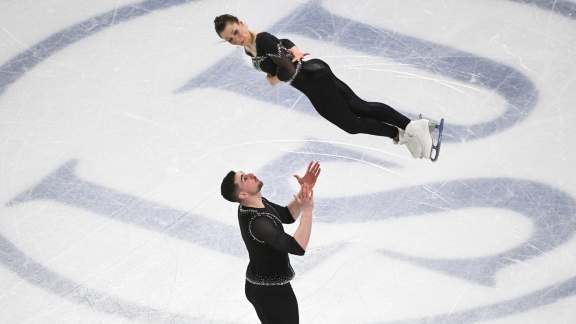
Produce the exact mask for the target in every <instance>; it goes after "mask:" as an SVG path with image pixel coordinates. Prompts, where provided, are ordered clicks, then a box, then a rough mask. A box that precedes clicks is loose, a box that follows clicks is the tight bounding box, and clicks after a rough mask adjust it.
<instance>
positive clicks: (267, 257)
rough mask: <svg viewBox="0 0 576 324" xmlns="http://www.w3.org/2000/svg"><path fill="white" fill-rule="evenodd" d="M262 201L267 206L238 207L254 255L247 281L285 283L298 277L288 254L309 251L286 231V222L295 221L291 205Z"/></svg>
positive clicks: (244, 231) (264, 283) (244, 235)
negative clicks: (295, 276)
mask: <svg viewBox="0 0 576 324" xmlns="http://www.w3.org/2000/svg"><path fill="white" fill-rule="evenodd" d="M262 202H263V203H264V208H251V207H245V206H242V205H240V206H239V207H238V222H239V223H240V231H241V233H242V239H243V240H244V244H246V249H248V255H249V256H250V263H249V264H248V268H247V269H246V280H248V281H249V282H251V283H253V284H256V285H283V284H286V283H288V282H290V280H292V279H293V278H294V270H293V269H292V266H291V265H290V259H289V258H288V253H290V254H295V255H304V253H305V251H304V249H302V247H301V246H300V244H298V242H296V240H295V239H294V237H292V236H290V235H288V234H286V232H284V227H283V226H282V223H285V224H291V223H294V221H295V220H294V218H293V217H292V215H291V214H290V211H289V210H288V207H281V206H279V205H277V204H274V203H272V202H269V201H268V200H266V199H265V198H262Z"/></svg>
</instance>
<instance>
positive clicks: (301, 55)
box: [288, 46, 310, 63]
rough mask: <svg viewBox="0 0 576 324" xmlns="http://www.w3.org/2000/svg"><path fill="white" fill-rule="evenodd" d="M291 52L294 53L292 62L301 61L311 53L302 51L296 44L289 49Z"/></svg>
mask: <svg viewBox="0 0 576 324" xmlns="http://www.w3.org/2000/svg"><path fill="white" fill-rule="evenodd" d="M288 51H289V52H290V54H292V57H293V59H292V63H295V62H300V61H302V59H303V58H304V56H306V55H310V53H302V52H300V50H299V49H298V47H296V46H292V48H290V49H288Z"/></svg>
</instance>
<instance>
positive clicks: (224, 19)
mask: <svg viewBox="0 0 576 324" xmlns="http://www.w3.org/2000/svg"><path fill="white" fill-rule="evenodd" d="M238 22H239V21H238V18H236V17H235V16H232V15H229V14H224V15H221V16H218V17H216V18H214V29H216V34H218V36H220V33H221V32H223V31H224V29H226V25H227V24H228V23H238Z"/></svg>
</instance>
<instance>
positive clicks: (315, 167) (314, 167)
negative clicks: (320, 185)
mask: <svg viewBox="0 0 576 324" xmlns="http://www.w3.org/2000/svg"><path fill="white" fill-rule="evenodd" d="M308 172H309V173H312V174H313V175H314V176H315V177H317V176H318V175H319V174H320V163H318V162H310V164H309V165H308Z"/></svg>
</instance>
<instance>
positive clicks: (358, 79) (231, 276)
mask: <svg viewBox="0 0 576 324" xmlns="http://www.w3.org/2000/svg"><path fill="white" fill-rule="evenodd" d="M223 13H231V14H234V15H237V16H238V17H240V18H241V19H243V20H244V21H245V22H246V23H247V24H248V26H249V27H250V28H251V29H254V30H262V31H264V30H265V31H269V32H271V33H273V34H275V35H277V36H279V37H280V38H289V39H291V40H292V41H293V42H294V43H296V45H297V46H298V47H299V48H300V49H301V50H302V51H306V52H310V53H311V55H310V56H309V57H310V58H320V59H323V60H324V61H326V62H327V63H328V64H330V66H331V67H332V69H333V70H334V72H335V74H336V75H337V76H338V77H339V78H340V79H342V80H344V81H345V82H346V83H348V84H349V85H350V86H351V87H352V88H353V89H354V90H355V91H356V92H357V93H358V94H359V95H360V96H361V97H363V98H364V99H367V100H370V101H383V102H386V103H388V104H390V105H392V106H393V107H395V108H396V109H398V110H399V111H402V112H403V113H405V114H408V115H409V116H411V117H413V118H416V116H418V114H420V113H421V114H423V115H424V116H425V117H427V118H430V119H434V120H438V119H440V118H442V117H444V118H445V119H446V127H445V131H444V142H443V147H442V152H441V155H440V159H439V161H438V162H437V163H431V162H430V161H426V160H414V159H412V158H410V155H409V152H408V150H407V149H406V148H405V147H398V146H395V145H392V142H391V140H389V139H387V138H382V137H375V136H368V135H350V134H347V133H345V132H343V131H342V130H340V129H338V128H337V127H336V126H334V125H332V124H330V123H329V122H327V121H326V120H324V119H323V118H321V117H320V116H319V115H318V114H317V113H316V112H315V110H314V109H313V107H312V106H311V105H310V103H309V102H308V100H307V99H306V98H305V97H303V96H302V95H301V94H300V93H298V92H297V91H296V90H294V89H293V88H291V87H290V86H288V85H285V84H281V85H278V86H276V87H270V86H268V85H267V84H266V82H265V79H264V74H263V73H260V72H257V71H255V70H254V69H253V68H252V67H251V63H250V60H249V58H248V57H247V56H246V55H245V54H244V53H243V50H242V49H237V48H236V47H234V46H231V45H228V44H226V43H223V42H221V41H220V39H219V38H218V36H217V35H216V33H215V32H214V29H213V19H214V17H215V16H217V15H220V14H223ZM0 44H1V46H0V152H1V155H0V157H1V159H0V166H1V168H0V185H1V187H0V201H1V204H0V260H1V263H2V266H1V267H0V322H1V323H257V321H258V320H257V317H256V315H255V312H254V310H253V308H252V306H251V305H250V304H249V303H248V301H247V300H246V298H245V296H244V272H245V269H246V265H247V262H248V258H247V253H246V251H245V248H244V246H243V243H242V240H241V238H240V233H239V230H238V224H237V215H236V208H237V206H236V205H235V204H232V203H228V202H226V201H225V200H223V199H222V198H221V196H220V192H219V187H220V182H221V179H222V178H223V177H224V175H225V174H226V173H227V172H228V171H229V170H242V171H246V172H254V173H255V174H256V175H257V176H258V177H259V178H260V179H261V180H263V181H264V188H263V195H264V196H265V197H267V198H269V199H270V200H272V201H275V202H277V203H280V204H285V203H287V202H288V201H289V200H290V199H291V197H292V194H294V193H296V191H297V190H298V186H297V182H296V180H294V178H292V175H293V174H295V173H298V174H303V172H304V171H305V168H306V165H307V164H308V162H309V161H312V160H317V161H320V163H321V164H322V174H321V176H320V179H319V180H318V184H317V186H316V188H315V197H316V208H315V213H314V217H315V218H314V226H313V232H312V239H311V243H310V245H309V250H308V251H307V253H306V255H305V256H303V257H297V256H296V257H295V256H293V257H291V260H292V263H293V267H294V269H295V271H296V274H297V275H296V279H295V280H294V281H293V282H292V285H293V287H294V290H295V293H296V296H297V297H298V300H299V306H300V319H301V323H419V324H420V323H456V324H457V323H490V324H508V323H576V172H575V171H574V166H575V163H576V140H575V138H576V127H575V124H576V2H575V1H548V0H525V1H506V0H498V1H496V0H486V1H472V0H462V1H446V0H431V1H405V0H382V1H377V0H372V1H368V0H367V1H359V0H354V1H336V0H330V1H315V0H304V1H269V0H254V1H252V0H249V1H237V0H230V1H224V0H214V1H208V0H207V1H185V0H170V1H142V2H136V1H123V0H115V1H112V0H101V1H88V0H74V1H72V0H47V1H32V0H18V1H16V0H6V1H2V2H0ZM295 229H296V227H295V225H290V226H287V231H288V232H289V233H293V232H294V230H295Z"/></svg>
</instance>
